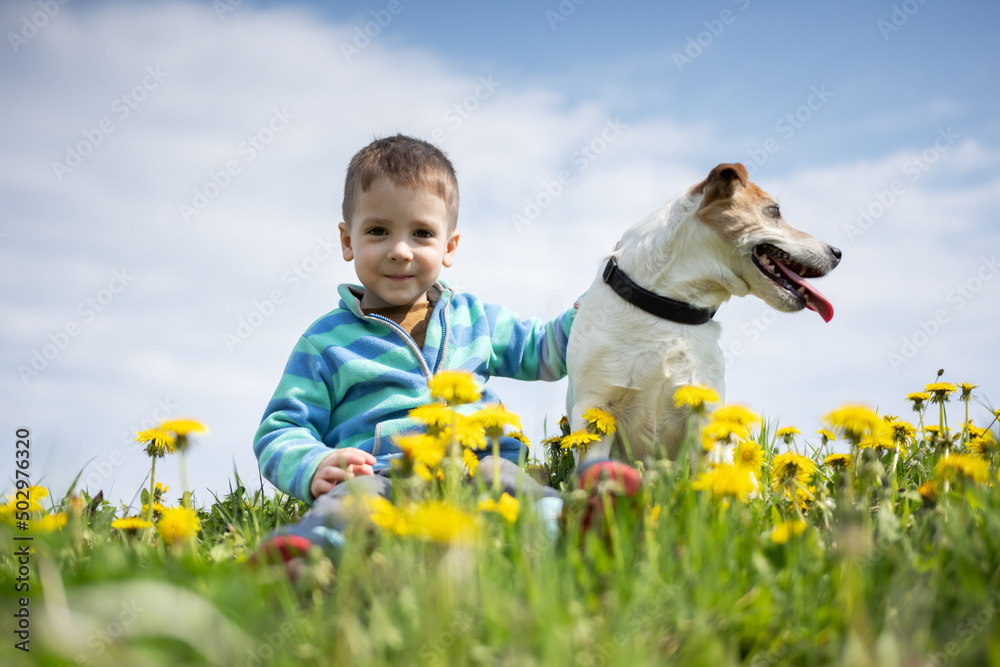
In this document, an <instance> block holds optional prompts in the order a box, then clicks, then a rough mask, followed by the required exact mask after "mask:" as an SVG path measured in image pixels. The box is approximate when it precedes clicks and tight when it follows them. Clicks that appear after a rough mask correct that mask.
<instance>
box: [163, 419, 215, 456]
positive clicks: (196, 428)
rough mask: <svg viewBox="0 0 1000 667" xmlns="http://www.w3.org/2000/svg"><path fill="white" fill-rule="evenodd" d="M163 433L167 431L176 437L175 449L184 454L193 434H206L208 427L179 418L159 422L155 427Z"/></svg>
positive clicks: (196, 421)
mask: <svg viewBox="0 0 1000 667" xmlns="http://www.w3.org/2000/svg"><path fill="white" fill-rule="evenodd" d="M157 428H159V429H161V430H164V431H169V432H171V433H173V434H174V435H175V436H177V441H176V443H175V445H174V446H175V447H176V448H177V451H179V452H181V453H184V452H186V451H187V449H188V447H189V446H190V445H191V440H190V436H191V435H192V434H194V433H208V427H207V426H205V425H204V424H202V423H201V422H200V421H198V420H196V419H188V418H186V417H181V418H178V419H167V420H165V421H162V422H160V425H159V426H158V427H157Z"/></svg>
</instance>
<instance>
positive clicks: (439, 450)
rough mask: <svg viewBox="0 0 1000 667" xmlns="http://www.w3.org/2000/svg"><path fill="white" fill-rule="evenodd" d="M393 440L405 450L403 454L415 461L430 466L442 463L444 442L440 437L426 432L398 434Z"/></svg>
mask: <svg viewBox="0 0 1000 667" xmlns="http://www.w3.org/2000/svg"><path fill="white" fill-rule="evenodd" d="M393 442H394V443H395V444H396V446H397V447H399V448H400V449H401V450H403V454H404V455H405V456H406V458H407V459H409V460H410V461H412V462H413V463H421V464H423V465H425V466H427V467H428V468H434V467H437V466H438V465H440V463H441V460H442V459H443V458H444V449H445V446H444V443H443V442H441V440H440V439H438V438H435V437H433V436H430V435H426V434H424V433H415V434H410V435H402V436H396V437H394V438H393Z"/></svg>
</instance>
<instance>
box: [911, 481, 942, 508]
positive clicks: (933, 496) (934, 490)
mask: <svg viewBox="0 0 1000 667" xmlns="http://www.w3.org/2000/svg"><path fill="white" fill-rule="evenodd" d="M917 493H919V494H920V497H921V498H923V500H924V502H925V503H927V504H929V505H933V504H934V503H935V502H936V501H937V499H938V496H940V495H941V490H940V489H939V488H938V484H937V482H935V481H934V480H932V479H931V480H928V481H926V482H924V483H923V484H921V485H920V486H919V487H918V488H917Z"/></svg>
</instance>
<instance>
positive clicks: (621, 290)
mask: <svg viewBox="0 0 1000 667" xmlns="http://www.w3.org/2000/svg"><path fill="white" fill-rule="evenodd" d="M604 282H606V283H607V284H608V285H609V286H610V287H611V289H613V290H614V291H615V294H617V295H618V296H620V297H621V298H623V299H625V300H626V301H628V302H629V303H631V304H632V305H633V306H635V307H636V308H641V309H642V310H645V311H646V312H647V313H650V314H652V315H656V316H657V317H660V318H663V319H665V320H670V321H671V322H678V323H680V324H705V323H706V322H708V321H709V320H711V319H712V316H713V315H715V311H714V310H709V309H708V308H697V307H695V306H692V305H689V304H686V303H683V302H681V301H674V300H673V299H668V298H667V297H665V296H660V295H659V294H656V293H654V292H650V291H649V290H648V289H645V288H643V287H639V286H638V285H636V284H635V283H634V282H633V281H632V279H631V278H629V277H628V276H627V275H625V272H624V271H622V270H621V269H619V268H618V261H617V260H616V259H615V258H614V257H612V258H610V259H609V260H608V264H607V266H605V267H604Z"/></svg>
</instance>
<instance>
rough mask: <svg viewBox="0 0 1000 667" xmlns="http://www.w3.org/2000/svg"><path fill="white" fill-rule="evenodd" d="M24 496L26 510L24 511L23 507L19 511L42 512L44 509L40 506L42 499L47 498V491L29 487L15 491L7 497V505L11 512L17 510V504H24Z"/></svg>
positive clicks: (42, 487) (43, 488)
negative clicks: (26, 504)
mask: <svg viewBox="0 0 1000 667" xmlns="http://www.w3.org/2000/svg"><path fill="white" fill-rule="evenodd" d="M25 496H27V497H28V499H27V502H28V509H27V510H24V509H23V505H22V509H21V511H22V512H23V511H28V512H44V511H45V508H44V507H43V506H42V498H48V497H49V490H48V489H46V488H45V487H44V486H29V487H27V488H25V489H21V490H20V491H15V492H14V493H12V494H10V495H8V496H7V503H8V504H9V505H10V506H11V508H12V509H11V511H14V510H15V509H16V508H17V503H18V502H22V503H23V502H24V500H25V498H24V497H25Z"/></svg>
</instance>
